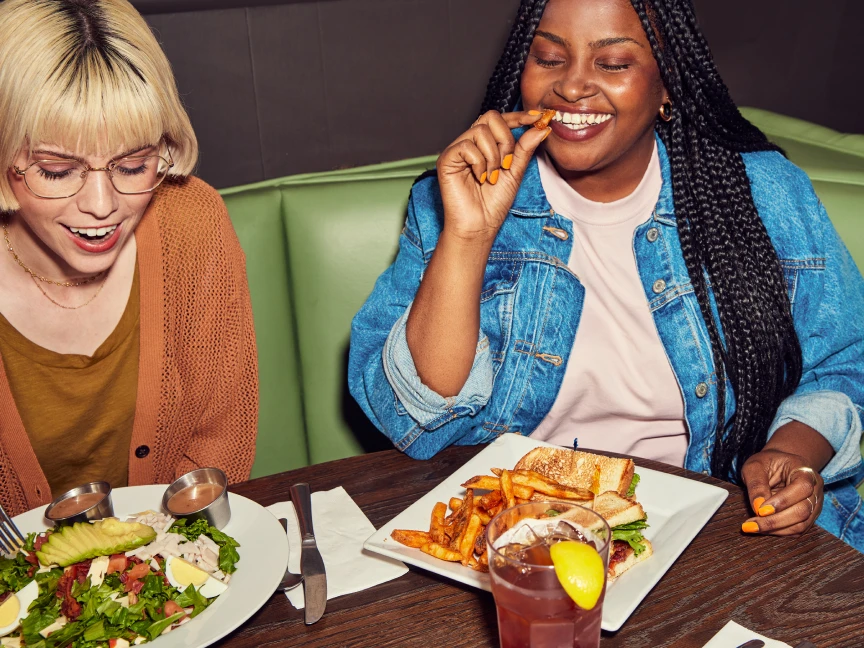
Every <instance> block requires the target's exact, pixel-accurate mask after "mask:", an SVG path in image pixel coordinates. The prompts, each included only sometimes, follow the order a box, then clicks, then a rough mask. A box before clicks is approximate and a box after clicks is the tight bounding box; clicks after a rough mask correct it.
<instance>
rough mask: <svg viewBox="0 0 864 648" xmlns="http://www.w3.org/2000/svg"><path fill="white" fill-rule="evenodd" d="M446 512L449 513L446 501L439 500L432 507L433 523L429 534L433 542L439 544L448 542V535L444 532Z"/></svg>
mask: <svg viewBox="0 0 864 648" xmlns="http://www.w3.org/2000/svg"><path fill="white" fill-rule="evenodd" d="M445 513H447V505H446V504H445V503H444V502H438V503H437V504H436V505H435V507H434V508H433V509H432V523H431V524H430V525H429V535H430V536H431V537H432V542H436V543H438V544H446V543H447V542H448V540H447V535H446V534H445V533H444V514H445Z"/></svg>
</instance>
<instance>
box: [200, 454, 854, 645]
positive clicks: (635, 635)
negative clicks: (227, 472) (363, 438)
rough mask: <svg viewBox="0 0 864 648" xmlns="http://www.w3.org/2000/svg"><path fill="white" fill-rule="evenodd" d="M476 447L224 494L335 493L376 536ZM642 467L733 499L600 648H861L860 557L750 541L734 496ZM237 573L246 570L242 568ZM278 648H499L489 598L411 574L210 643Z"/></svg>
mask: <svg viewBox="0 0 864 648" xmlns="http://www.w3.org/2000/svg"><path fill="white" fill-rule="evenodd" d="M481 449H482V446H472V447H453V448H449V449H447V450H445V451H443V452H441V453H440V454H438V455H437V456H436V457H435V458H433V459H430V460H428V461H416V460H413V459H410V458H409V457H407V456H405V455H403V454H401V453H399V452H397V451H395V450H391V451H386V452H378V453H373V454H367V455H363V456H359V457H352V458H350V459H343V460H341V461H334V462H329V463H324V464H318V465H316V466H309V467H307V468H301V469H299V470H294V471H291V472H287V473H282V474H280V475H273V476H270V477H264V478H261V479H256V480H253V481H250V482H246V483H244V484H239V485H236V486H233V487H232V488H231V490H232V491H234V492H236V493H239V494H241V495H244V496H246V497H249V498H251V499H253V500H255V501H257V502H259V503H260V504H262V505H264V506H268V505H270V504H274V503H276V502H282V501H287V500H290V496H289V494H288V489H289V488H290V486H291V485H292V484H294V483H297V482H303V481H305V482H308V483H309V485H310V486H311V488H312V490H313V491H318V490H329V489H331V488H335V487H337V486H343V487H344V488H345V490H346V491H347V492H348V494H349V495H351V497H352V498H353V499H354V500H355V501H356V502H357V504H358V505H359V506H360V508H361V509H362V510H363V512H364V513H365V514H366V515H367V517H368V518H369V519H370V520H371V522H372V524H374V525H375V527H376V528H380V527H381V526H382V525H384V524H385V523H386V522H388V521H389V520H391V519H392V518H393V517H395V516H396V515H398V514H399V513H401V512H402V511H403V510H405V508H407V507H408V506H409V505H410V504H412V503H413V502H415V501H416V500H417V499H419V498H420V496H422V495H424V494H425V493H427V492H428V491H429V490H431V489H432V488H433V487H435V486H437V485H438V484H439V483H440V482H442V481H443V480H444V479H446V478H447V477H448V476H449V475H450V474H451V473H453V472H454V471H455V470H456V469H457V468H458V467H459V466H461V465H462V464H463V463H465V462H466V461H467V460H468V459H470V458H471V457H473V456H474V455H475V454H477V452H479V451H480V450H481ZM637 465H638V466H644V467H646V468H652V469H654V470H661V471H663V472H667V473H671V474H674V475H679V476H682V477H687V478H689V479H694V480H698V481H702V482H706V483H710V484H714V485H716V486H721V487H722V488H725V489H726V490H728V491H729V498H728V499H727V500H726V502H725V503H724V504H723V506H722V507H721V508H720V509H719V510H718V511H717V513H716V514H715V515H714V517H713V518H712V519H711V521H710V522H709V523H708V524H707V525H706V527H705V528H704V529H703V530H702V532H701V533H700V534H699V535H698V536H697V537H696V539H695V540H694V541H693V543H691V545H690V546H689V547H688V548H687V549H686V550H685V551H684V553H683V554H682V555H681V557H680V558H679V559H678V561H677V562H676V563H675V564H674V565H673V566H672V568H671V569H670V570H669V571H668V572H667V573H666V575H665V576H664V577H663V579H662V580H661V581H660V582H659V583H658V584H657V586H656V587H655V588H654V590H653V591H652V592H651V593H650V594H649V595H648V596H647V597H646V598H645V600H644V601H643V602H642V604H641V605H640V606H639V607H638V608H637V609H636V611H635V612H634V613H633V616H631V617H630V619H629V620H628V621H627V623H625V624H624V626H623V628H621V630H619V631H618V632H617V633H604V634H603V639H602V640H601V642H600V645H601V646H602V648H612V647H623V646H627V647H633V648H636V647H640V648H641V647H645V648H653V647H656V646H682V647H690V646H693V647H694V648H701V646H704V645H705V643H706V642H707V641H708V640H709V639H710V638H711V637H712V636H713V635H714V634H715V633H717V632H718V631H719V630H720V629H721V628H722V627H723V626H724V625H725V624H726V622H727V621H729V620H734V621H736V622H737V623H740V624H741V625H743V626H745V627H747V628H750V629H752V630H755V631H757V632H760V633H762V634H765V635H768V636H770V637H771V638H773V639H778V640H781V641H784V642H786V643H788V644H790V645H792V646H795V645H796V644H798V643H799V642H801V641H803V640H805V639H809V640H810V641H812V642H813V643H814V644H816V646H818V647H819V648H835V647H836V648H842V647H846V646H848V647H853V646H856V647H860V646H862V645H864V556H862V555H861V554H859V553H858V552H857V551H855V550H854V549H852V548H851V547H849V546H847V545H846V544H844V543H843V542H841V541H840V540H838V539H837V538H835V537H834V536H832V535H830V534H828V533H826V532H825V531H823V530H822V529H819V528H814V529H811V530H810V531H808V532H807V533H806V534H804V536H803V537H800V538H774V537H768V536H764V537H763V536H747V535H745V534H743V533H741V532H740V528H741V523H742V522H743V521H744V520H745V519H746V518H747V517H748V515H749V513H748V509H747V505H746V502H745V499H744V496H743V493H742V491H741V490H740V489H739V488H737V487H736V486H733V485H730V484H726V483H723V482H720V481H718V480H716V479H713V478H711V477H707V476H705V475H700V474H697V473H692V472H689V471H686V470H683V469H680V468H674V467H671V466H667V465H664V464H660V463H657V462H652V461H647V460H644V459H638V460H637ZM241 568H242V566H241ZM216 645H218V646H222V647H225V648H247V647H248V648H262V647H267V646H270V647H276V646H279V647H282V646H286V647H287V646H304V647H306V648H317V647H321V648H323V647H325V646H326V647H328V648H330V647H340V648H341V647H346V648H347V647H354V646H356V647H361V646H362V647H367V646H368V647H375V648H385V647H391V646H392V647H394V648H395V647H399V648H402V647H406V648H409V647H414V646H417V647H422V648H449V647H452V646H466V647H468V646H470V647H477V648H481V647H487V646H488V647H489V648H493V647H495V646H498V631H497V624H496V617H495V604H494V601H493V599H492V595H491V594H488V593H487V592H482V591H479V590H476V589H474V588H471V587H468V586H466V585H461V584H459V583H456V582H453V581H450V580H448V579H446V578H444V577H441V576H437V575H435V574H432V573H429V572H426V571H424V570H422V569H418V568H415V567H411V568H410V572H409V573H408V574H406V575H404V576H402V577H401V578H398V579H396V580H394V581H391V582H389V583H384V584H382V585H378V586H377V587H374V588H372V589H369V590H366V591H364V592H359V593H357V594H351V595H348V596H343V597H340V598H337V599H333V600H331V601H328V602H327V611H326V613H325V615H324V617H323V618H322V619H321V621H319V622H318V623H317V624H315V625H312V626H306V625H304V623H303V616H302V611H299V610H295V609H294V608H293V607H292V606H291V604H290V603H288V600H287V599H286V598H285V596H284V595H283V594H281V593H280V594H274V595H273V597H272V598H271V599H270V601H269V602H268V603H267V604H266V605H265V606H264V607H263V608H262V609H261V610H259V611H258V613H257V614H256V615H255V616H253V617H252V618H251V619H250V620H249V621H247V622H246V624H244V625H243V626H242V627H241V628H239V629H238V630H237V631H235V632H234V633H232V634H231V635H229V636H228V637H226V638H225V639H223V640H222V641H221V642H220V643H218V644H216Z"/></svg>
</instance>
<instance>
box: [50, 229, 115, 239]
mask: <svg viewBox="0 0 864 648" xmlns="http://www.w3.org/2000/svg"><path fill="white" fill-rule="evenodd" d="M63 227H65V228H66V229H68V230H69V231H70V232H72V233H73V234H74V235H75V236H77V237H78V238H82V239H84V240H85V241H99V240H103V239H106V238H108V237H109V236H111V235H112V234H113V233H114V230H116V229H117V225H108V226H107V227H70V226H69V225H64V226H63Z"/></svg>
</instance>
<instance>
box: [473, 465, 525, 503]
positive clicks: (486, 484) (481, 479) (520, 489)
mask: <svg viewBox="0 0 864 648" xmlns="http://www.w3.org/2000/svg"><path fill="white" fill-rule="evenodd" d="M508 472H509V471H508ZM513 484H514V485H513V488H514V489H516V490H514V491H513V492H514V494H515V495H517V496H518V497H521V498H522V499H531V496H532V495H533V494H534V489H532V488H531V487H530V486H523V485H521V484H519V485H516V483H515V482H514V483H513ZM462 488H479V489H481V490H488V491H492V492H494V491H496V490H501V479H500V478H498V477H490V476H488V475H478V476H477V477H472V478H471V479H469V480H468V481H467V482H465V483H464V484H462Z"/></svg>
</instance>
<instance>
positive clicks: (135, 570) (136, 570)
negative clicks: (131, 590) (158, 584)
mask: <svg viewBox="0 0 864 648" xmlns="http://www.w3.org/2000/svg"><path fill="white" fill-rule="evenodd" d="M149 573H150V565H148V564H146V563H140V564H138V565H135V566H134V567H132V569H130V570H129V571H128V572H126V575H127V576H128V577H129V580H135V579H138V578H144V577H145V576H146V575H147V574H149Z"/></svg>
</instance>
